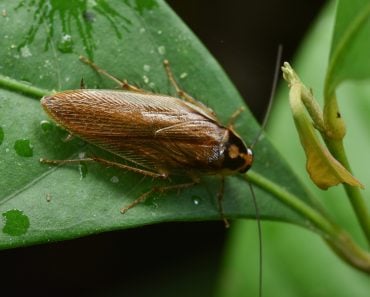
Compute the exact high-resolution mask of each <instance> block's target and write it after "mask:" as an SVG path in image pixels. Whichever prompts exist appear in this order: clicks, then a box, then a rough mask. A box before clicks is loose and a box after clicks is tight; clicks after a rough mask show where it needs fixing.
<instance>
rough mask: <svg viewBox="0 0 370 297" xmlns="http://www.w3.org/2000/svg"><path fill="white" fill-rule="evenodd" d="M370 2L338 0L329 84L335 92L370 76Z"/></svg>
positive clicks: (329, 87) (330, 88)
mask: <svg viewBox="0 0 370 297" xmlns="http://www.w3.org/2000/svg"><path fill="white" fill-rule="evenodd" d="M369 36H370V2H369V1H367V0H356V1H338V6H337V15H336V21H335V27H334V34H333V40H332V44H331V52H330V61H329V70H328V74H327V80H328V81H327V84H328V86H327V87H328V89H329V90H334V89H335V88H336V87H337V86H338V85H339V84H340V83H341V82H343V81H345V80H349V79H365V78H368V77H369V76H370V58H369V52H370V40H369Z"/></svg>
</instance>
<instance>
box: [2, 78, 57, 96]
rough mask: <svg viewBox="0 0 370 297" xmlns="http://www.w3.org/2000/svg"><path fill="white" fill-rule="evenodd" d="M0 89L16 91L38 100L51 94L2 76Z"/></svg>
mask: <svg viewBox="0 0 370 297" xmlns="http://www.w3.org/2000/svg"><path fill="white" fill-rule="evenodd" d="M0 87H4V88H6V89H8V90H12V91H16V92H18V93H22V94H25V95H29V96H32V97H34V98H38V99H40V98H41V97H43V96H45V95H47V94H50V91H49V90H45V89H40V88H37V87H33V86H31V85H29V84H27V83H25V82H22V81H18V80H15V79H12V78H10V77H8V76H4V75H1V74H0Z"/></svg>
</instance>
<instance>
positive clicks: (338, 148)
mask: <svg viewBox="0 0 370 297" xmlns="http://www.w3.org/2000/svg"><path fill="white" fill-rule="evenodd" d="M324 139H325V143H326V145H327V146H328V148H329V150H330V152H331V153H332V154H333V156H334V157H335V158H336V159H337V160H338V161H339V162H340V163H341V164H343V166H344V167H345V168H346V169H347V170H348V171H350V172H351V166H350V164H349V162H348V159H347V155H346V152H345V150H344V147H343V142H342V141H334V140H331V139H326V138H324ZM343 186H344V189H345V191H346V193H347V196H348V198H349V200H350V202H351V205H352V208H353V210H354V211H355V214H356V217H357V220H358V221H359V223H360V226H361V228H362V230H363V232H364V234H365V237H366V239H367V242H368V244H369V245H370V215H369V212H368V209H367V205H366V203H365V199H364V197H363V195H362V193H361V191H360V189H359V188H358V187H352V186H350V185H348V184H343Z"/></svg>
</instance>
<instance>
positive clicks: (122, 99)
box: [40, 46, 282, 296]
mask: <svg viewBox="0 0 370 297" xmlns="http://www.w3.org/2000/svg"><path fill="white" fill-rule="evenodd" d="M281 54H282V47H281V46H279V50H278V58H277V62H276V67H275V75H274V80H273V86H272V91H271V96H270V101H269V105H268V108H267V111H266V116H265V119H264V121H263V123H262V125H261V127H262V128H261V130H260V132H259V133H258V135H257V136H256V138H255V141H254V142H253V143H252V145H251V146H247V145H246V144H245V143H244V141H243V140H242V139H241V137H240V136H239V135H238V134H237V132H236V131H235V130H234V128H233V123H234V121H235V119H236V118H237V116H238V115H239V114H240V113H241V112H242V110H243V109H242V108H240V109H238V110H237V111H236V112H235V113H234V114H233V115H232V116H231V118H230V120H229V123H228V124H227V125H226V126H224V125H222V124H221V122H220V121H219V120H218V119H217V117H216V114H215V113H214V112H213V110H212V109H210V108H209V107H207V106H206V105H204V104H203V103H201V102H199V101H197V100H196V99H194V98H193V97H192V96H190V95H189V94H188V93H186V92H185V91H184V90H182V89H181V88H180V87H179V85H178V83H177V81H176V80H175V78H174V75H173V73H172V70H171V68H170V64H169V62H168V61H167V60H165V61H164V63H163V64H164V68H165V70H166V74H167V76H168V79H169V81H170V82H171V84H172V85H173V87H174V88H175V90H176V92H177V95H178V97H172V96H169V95H163V94H156V93H153V92H150V91H146V90H144V89H141V88H138V87H136V86H134V85H131V84H129V83H128V82H127V81H126V80H119V79H117V78H116V77H114V76H113V75H111V74H109V73H108V72H107V71H105V70H104V69H102V68H100V67H98V66H97V65H96V64H94V63H93V62H92V61H90V60H88V59H87V58H85V57H80V59H81V61H82V62H84V63H86V64H88V65H90V66H91V67H92V68H94V69H95V70H96V71H97V72H99V73H101V74H103V75H105V76H107V77H108V78H110V79H112V80H113V81H115V82H116V83H117V84H118V85H119V86H120V87H121V88H122V90H96V89H85V88H84V87H83V83H82V82H81V89H79V90H69V91H63V92H59V93H56V94H53V95H50V96H46V97H43V98H42V100H41V105H42V107H43V108H44V110H45V111H46V113H47V114H49V116H50V117H51V118H53V119H54V121H56V122H57V123H58V124H59V125H61V126H62V127H64V128H65V129H66V130H67V131H68V132H69V133H70V135H76V136H78V137H80V138H82V139H84V140H86V141H87V142H90V143H92V144H94V145H96V146H99V147H101V148H103V149H104V150H107V151H109V152H111V153H113V154H114V155H116V156H118V157H120V158H121V159H122V160H124V161H126V162H128V164H126V163H125V164H124V163H118V162H112V161H110V160H106V159H102V158H99V157H90V158H81V159H74V160H46V159H41V160H40V161H41V162H43V163H48V164H59V163H80V162H83V161H86V162H98V163H102V164H104V165H107V166H113V167H117V168H120V169H125V170H128V171H132V172H135V173H138V174H142V175H145V176H151V177H154V178H161V179H168V178H169V177H170V176H171V175H187V176H189V177H190V179H191V181H190V182H188V183H181V184H172V185H169V186H161V187H153V188H152V189H151V190H150V191H148V192H146V193H144V194H142V195H141V196H140V197H138V198H137V199H135V200H134V201H133V202H132V203H131V204H129V205H127V206H125V207H123V208H122V209H121V212H122V213H125V212H126V211H127V210H129V209H130V208H132V207H134V206H135V205H137V204H139V203H141V202H143V201H145V199H146V198H147V197H148V196H149V195H150V194H152V193H154V192H165V191H170V190H176V189H183V188H187V187H191V186H193V185H195V184H196V183H198V182H199V180H200V176H201V175H219V176H220V177H221V186H220V190H219V192H218V195H217V196H218V199H217V201H218V208H219V212H220V216H221V218H222V219H223V220H224V222H225V226H226V227H228V226H229V224H228V221H227V219H226V218H225V215H224V211H223V204H222V202H223V201H222V199H223V192H224V182H225V176H227V175H233V174H237V173H245V172H247V171H248V170H249V169H250V168H251V166H252V164H253V152H252V147H253V146H254V144H255V143H256V142H257V141H258V140H259V138H260V136H261V134H262V131H263V128H264V127H265V125H266V122H267V118H268V114H269V113H270V110H271V106H272V98H273V96H274V93H275V89H276V85H277V77H278V71H279V63H280V60H281ZM250 190H251V193H252V198H253V204H254V207H255V210H256V219H257V226H258V234H259V255H260V257H259V267H260V271H259V296H261V295H262V239H261V233H262V231H261V224H260V217H259V210H258V206H257V202H256V198H255V195H254V191H253V188H252V186H251V185H250Z"/></svg>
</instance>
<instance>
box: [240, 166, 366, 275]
mask: <svg viewBox="0 0 370 297" xmlns="http://www.w3.org/2000/svg"><path fill="white" fill-rule="evenodd" d="M245 179H246V180H247V181H249V182H251V183H253V184H255V185H257V186H258V187H260V188H262V189H264V190H265V191H267V192H269V193H271V194H272V195H273V196H274V197H275V198H277V199H279V200H280V201H281V202H282V203H284V204H285V205H287V206H289V207H290V208H292V209H293V210H294V211H296V212H298V213H299V214H300V215H302V216H303V217H304V218H306V219H308V220H309V221H310V222H311V223H312V224H313V225H314V226H315V227H316V228H317V229H318V230H319V231H320V232H321V233H322V237H323V239H324V240H325V241H326V242H327V243H328V244H329V245H330V246H331V247H332V248H333V250H334V251H335V252H336V253H337V254H338V256H340V257H341V258H342V259H343V260H344V261H346V262H348V263H350V264H351V265H352V266H354V267H355V268H357V269H359V270H361V271H364V272H366V273H369V274H370V255H369V254H368V253H366V252H365V251H363V250H362V249H361V248H360V247H359V246H357V245H356V243H355V242H354V241H353V240H352V239H351V237H350V236H349V235H348V234H347V233H346V232H345V231H344V230H342V229H341V228H340V227H338V226H336V224H334V223H333V222H332V221H330V220H329V219H328V218H326V217H325V216H323V215H322V214H321V213H320V212H319V211H317V210H316V209H314V208H312V207H311V206H309V205H308V204H306V203H305V202H304V201H302V200H301V199H299V198H298V197H297V196H295V195H294V194H292V193H290V192H288V191H286V190H285V189H283V188H282V187H280V186H279V185H277V184H275V183H274V182H272V181H270V180H268V179H266V178H265V177H263V176H262V175H260V174H258V173H256V172H253V171H250V172H249V173H248V175H245Z"/></svg>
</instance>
